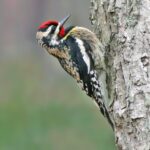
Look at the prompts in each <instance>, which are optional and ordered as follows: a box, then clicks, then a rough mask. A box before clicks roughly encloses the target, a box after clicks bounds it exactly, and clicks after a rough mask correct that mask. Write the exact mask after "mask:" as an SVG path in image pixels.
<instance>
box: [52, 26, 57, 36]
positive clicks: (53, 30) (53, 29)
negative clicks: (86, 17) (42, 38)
mask: <svg viewBox="0 0 150 150" xmlns="http://www.w3.org/2000/svg"><path fill="white" fill-rule="evenodd" d="M55 29H56V27H55V26H52V29H51V34H54V32H55Z"/></svg>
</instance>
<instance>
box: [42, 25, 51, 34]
mask: <svg viewBox="0 0 150 150" xmlns="http://www.w3.org/2000/svg"><path fill="white" fill-rule="evenodd" d="M51 30H52V26H49V27H48V28H47V30H46V32H44V33H43V36H44V37H47V36H48V34H49V33H50V32H51Z"/></svg>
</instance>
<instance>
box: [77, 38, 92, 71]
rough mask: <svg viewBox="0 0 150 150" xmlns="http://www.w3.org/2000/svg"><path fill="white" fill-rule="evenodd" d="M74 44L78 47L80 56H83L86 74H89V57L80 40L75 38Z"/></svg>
mask: <svg viewBox="0 0 150 150" xmlns="http://www.w3.org/2000/svg"><path fill="white" fill-rule="evenodd" d="M76 42H77V43H78V45H79V48H80V50H81V54H82V56H83V60H84V62H85V64H86V65H87V68H88V73H89V72H90V58H89V56H88V55H87V53H86V50H85V47H84V45H83V42H82V41H81V40H80V39H78V38H76Z"/></svg>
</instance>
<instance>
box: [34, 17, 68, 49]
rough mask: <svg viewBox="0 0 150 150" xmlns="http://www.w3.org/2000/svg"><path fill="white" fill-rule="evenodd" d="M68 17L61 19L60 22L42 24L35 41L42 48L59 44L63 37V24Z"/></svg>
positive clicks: (50, 21) (52, 21) (51, 21)
mask: <svg viewBox="0 0 150 150" xmlns="http://www.w3.org/2000/svg"><path fill="white" fill-rule="evenodd" d="M69 17H70V15H68V16H67V17H65V18H64V19H62V21H60V22H58V21H54V20H49V21H46V22H43V23H42V24H41V25H40V26H39V28H38V31H37V34H36V39H37V41H38V43H39V44H40V45H41V46H42V47H43V46H45V45H46V46H55V45H58V44H59V41H60V39H62V38H63V37H64V36H65V29H64V26H63V25H64V24H65V22H66V21H67V20H68V19H69Z"/></svg>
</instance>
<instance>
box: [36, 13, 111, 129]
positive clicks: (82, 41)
mask: <svg viewBox="0 0 150 150" xmlns="http://www.w3.org/2000/svg"><path fill="white" fill-rule="evenodd" d="M69 17H70V15H68V16H66V17H65V18H64V19H63V20H62V21H60V22H58V21H55V20H49V21H46V22H44V23H42V24H41V25H40V26H39V28H38V31H37V34H36V39H37V41H38V43H39V44H40V45H41V46H42V47H43V48H44V49H46V50H47V51H48V53H49V54H51V55H53V56H54V57H56V58H57V59H58V61H59V63H60V64H61V66H62V68H63V69H64V70H65V71H66V72H67V73H68V74H70V75H71V76H72V77H73V78H74V79H75V80H76V81H77V83H79V84H80V85H81V87H82V89H83V90H84V91H86V93H87V95H88V96H90V97H91V98H92V99H94V101H95V102H96V104H97V105H98V107H99V109H100V111H101V113H102V115H103V116H104V117H106V118H107V120H108V122H109V123H110V125H111V126H112V128H113V123H112V121H111V118H110V116H109V113H108V110H107V108H106V105H105V103H104V100H103V95H102V92H101V85H100V83H99V81H98V76H97V71H96V70H95V66H97V65H99V66H100V65H101V64H97V62H98V61H97V60H102V59H103V56H100V55H102V54H103V53H101V51H100V41H99V40H98V38H97V37H96V35H95V34H94V33H93V32H92V31H90V30H89V29H87V28H84V27H79V26H69V27H67V28H64V24H65V23H66V21H67V20H68V19H69ZM101 62H102V61H101ZM102 63H103V62H102Z"/></svg>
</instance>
